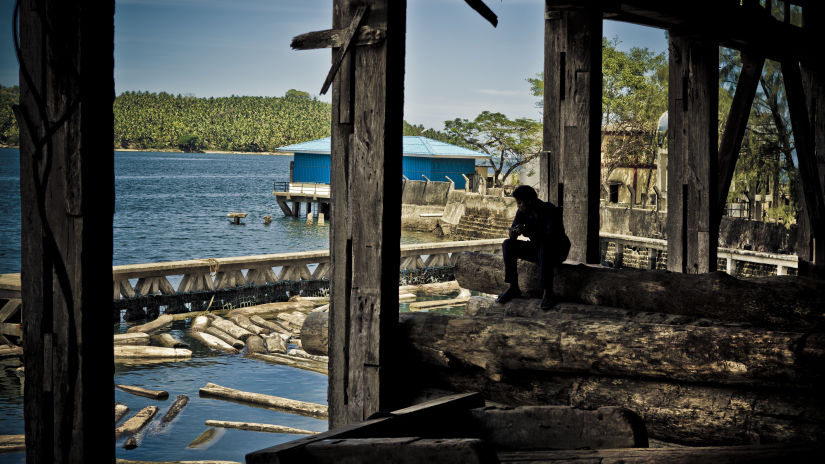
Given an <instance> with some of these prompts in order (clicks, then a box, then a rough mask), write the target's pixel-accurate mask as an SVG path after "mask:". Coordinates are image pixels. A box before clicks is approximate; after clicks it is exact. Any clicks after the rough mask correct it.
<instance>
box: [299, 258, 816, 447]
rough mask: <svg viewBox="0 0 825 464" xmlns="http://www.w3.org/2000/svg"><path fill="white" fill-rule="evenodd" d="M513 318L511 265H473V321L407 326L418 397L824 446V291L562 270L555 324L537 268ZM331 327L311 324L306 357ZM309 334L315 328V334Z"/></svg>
mask: <svg viewBox="0 0 825 464" xmlns="http://www.w3.org/2000/svg"><path fill="white" fill-rule="evenodd" d="M519 273H520V281H521V282H522V290H523V291H524V293H525V296H526V297H525V298H520V299H515V300H513V301H511V302H509V303H507V304H505V305H501V304H498V303H495V302H494V297H493V295H494V294H496V293H499V292H501V291H503V290H504V289H506V288H507V286H508V284H506V283H504V279H503V277H504V276H503V271H502V263H501V257H500V256H495V255H489V254H483V253H463V254H462V255H461V256H460V257H459V259H458V260H457V265H456V270H455V275H456V279H457V280H458V283H459V285H460V286H461V287H463V288H467V289H470V290H476V291H479V292H483V293H486V294H490V295H489V296H486V297H473V298H472V299H470V301H469V303H468V307H467V310H466V312H465V315H463V316H447V315H440V314H426V313H417V314H402V315H401V317H400V325H399V330H400V333H399V335H398V337H397V338H398V340H399V347H400V350H402V353H401V355H402V356H405V357H406V363H405V364H404V370H403V376H404V378H403V379H400V380H401V382H400V383H401V384H402V385H404V386H406V387H408V388H410V390H411V391H410V392H409V393H410V395H411V396H415V394H416V392H421V391H425V390H426V389H428V388H429V389H432V388H441V389H447V390H451V391H457V392H462V391H464V392H467V391H480V392H482V393H483V394H484V397H485V398H486V399H487V400H488V401H493V402H496V403H500V404H503V405H510V406H520V405H561V406H572V407H575V408H583V409H597V408H600V407H606V406H617V407H622V408H626V409H628V410H630V411H633V412H635V413H637V414H638V415H639V416H640V417H641V418H642V419H643V420H644V421H645V424H646V426H647V430H648V433H649V434H650V436H651V438H654V439H658V440H661V441H665V442H670V443H682V444H692V445H700V444H701V445H747V444H756V443H789V442H800V441H807V442H811V441H814V442H821V441H822V439H823V438H825V400H823V398H822V395H821V393H820V392H821V389H822V387H823V383H825V332H824V331H823V328H825V286H823V285H822V283H821V282H818V281H815V280H809V279H806V278H801V277H787V276H783V277H773V278H759V279H736V278H733V277H730V276H728V275H727V274H725V273H721V272H718V273H710V274H704V275H688V274H676V273H669V272H660V271H639V270H627V269H622V270H617V269H607V268H600V267H593V266H585V265H578V266H573V265H562V266H560V267H559V268H558V269H557V270H556V278H555V284H554V293H555V295H556V296H557V297H558V299H559V300H560V302H559V303H557V304H556V305H555V306H554V307H553V308H552V309H551V310H550V311H542V310H541V309H540V308H539V300H538V299H531V298H529V297H530V296H538V295H539V294H540V291H539V289H538V287H537V286H536V285H535V283H537V282H538V275H537V274H538V273H537V268H536V266H535V265H533V264H532V263H524V262H523V263H520V265H519ZM323 324H325V320H324V319H322V318H321V317H320V315H318V316H317V317H316V316H315V315H310V317H309V318H308V320H307V323H306V324H305V333H304V334H303V335H302V337H303V338H304V344H305V347H306V346H311V347H313V348H312V349H309V348H307V350H308V351H310V352H313V350H316V351H315V352H318V351H321V350H323V351H324V352H325V351H326V344H325V343H324V344H323V346H322V347H319V346H317V345H318V344H317V343H315V341H314V340H310V338H312V339H316V338H319V337H318V336H317V335H313V336H310V335H308V334H310V333H312V334H318V333H320V332H321V331H320V330H319V329H318V327H317V326H318V325H323ZM307 326H313V327H312V328H309V327H307Z"/></svg>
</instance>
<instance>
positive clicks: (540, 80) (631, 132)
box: [527, 38, 668, 179]
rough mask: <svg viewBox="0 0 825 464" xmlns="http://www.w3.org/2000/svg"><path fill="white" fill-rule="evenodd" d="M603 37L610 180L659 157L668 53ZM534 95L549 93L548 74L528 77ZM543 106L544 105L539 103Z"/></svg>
mask: <svg viewBox="0 0 825 464" xmlns="http://www.w3.org/2000/svg"><path fill="white" fill-rule="evenodd" d="M618 45H619V40H618V39H616V38H614V39H613V40H607V39H605V38H603V39H602V126H603V127H602V129H603V130H602V166H603V167H604V168H606V169H605V170H604V171H603V173H604V175H605V179H606V178H607V177H609V176H610V172H611V171H612V170H613V169H615V168H616V167H618V166H622V165H626V164H648V163H652V162H653V161H654V157H655V153H656V143H655V142H656V129H657V122H658V120H659V116H661V115H662V113H664V112H665V111H666V110H667V81H668V66H667V56H666V55H665V53H653V52H652V51H650V50H648V49H647V48H638V47H633V48H631V49H630V51H627V52H624V51H621V50H619V49H618V48H617V47H618ZM527 82H529V83H530V88H531V90H530V91H531V93H532V94H533V95H534V96H543V95H544V74H543V73H540V74H536V77H532V78H528V79H527ZM537 106H541V102H539V103H538V104H537Z"/></svg>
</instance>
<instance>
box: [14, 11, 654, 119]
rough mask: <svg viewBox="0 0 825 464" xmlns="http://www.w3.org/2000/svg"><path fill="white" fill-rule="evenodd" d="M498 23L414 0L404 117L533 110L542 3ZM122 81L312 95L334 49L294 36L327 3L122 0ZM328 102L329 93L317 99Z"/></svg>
mask: <svg viewBox="0 0 825 464" xmlns="http://www.w3.org/2000/svg"><path fill="white" fill-rule="evenodd" d="M13 4H14V1H13V0H0V84H2V85H7V86H8V85H15V84H17V82H18V77H17V73H18V69H17V62H16V59H15V57H14V50H13V48H12V39H11V13H12V7H13ZM487 4H488V5H489V6H490V8H491V9H492V10H493V11H495V12H496V14H497V15H498V17H499V25H498V27H497V28H493V27H492V26H491V25H490V24H489V23H487V22H486V21H485V20H484V19H483V18H482V17H481V16H479V15H478V14H477V13H476V12H475V11H473V10H471V9H470V8H469V7H468V6H467V5H466V4H465V3H464V1H462V0H408V2H407V62H406V78H405V92H406V94H405V100H406V101H405V107H404V118H405V119H406V120H407V121H409V122H411V123H415V124H424V125H425V126H427V127H434V128H436V129H441V128H442V127H443V122H444V121H445V120H448V119H453V118H456V117H463V118H473V117H475V116H476V115H477V114H478V113H480V112H481V111H483V110H490V111H499V112H502V113H505V114H506V115H508V116H510V117H530V118H538V117H539V113H538V110H537V109H536V108H535V106H534V104H535V102H536V98H535V97H533V96H531V95H530V93H529V84H528V83H527V82H526V80H525V79H526V78H528V77H532V76H533V75H534V74H535V73H537V72H540V71H541V69H542V67H543V64H542V62H543V58H542V47H543V35H544V1H543V0H488V1H487ZM115 5H116V6H115V9H116V12H115V87H116V89H115V90H116V92H117V93H121V92H124V91H126V90H149V91H155V92H159V91H166V92H170V93H175V94H177V93H182V94H194V95H196V96H199V97H206V96H226V95H233V94H234V95H265V96H281V95H283V94H284V92H286V91H287V90H288V89H290V88H295V89H299V90H305V91H307V92H309V93H310V94H312V95H317V94H318V92H319V91H320V88H321V84H322V83H323V81H324V77H325V76H326V73H327V71H328V69H329V63H330V51H329V50H313V51H293V50H291V49H290V48H289V42H290V39H291V38H292V37H293V36H295V35H298V34H301V33H304V32H309V31H314V30H321V29H328V28H330V27H331V21H332V20H331V17H332V0H117V1H116V3H115ZM604 31H605V32H604V33H605V35H606V36H607V37H611V38H612V37H614V36H618V37H619V39H620V40H621V41H622V43H621V45H620V48H630V47H633V46H638V47H648V48H650V49H652V50H654V51H657V52H659V51H664V50H665V49H666V47H667V43H666V41H665V36H664V32H663V31H661V30H657V29H651V28H646V27H641V26H634V25H629V24H624V23H616V22H612V21H605V25H604ZM320 99H321V100H324V101H329V94H327V95H326V96H320Z"/></svg>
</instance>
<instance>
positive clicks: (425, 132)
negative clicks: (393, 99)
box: [403, 121, 475, 149]
mask: <svg viewBox="0 0 825 464" xmlns="http://www.w3.org/2000/svg"><path fill="white" fill-rule="evenodd" d="M403 134H404V135H411V136H421V137H427V138H431V139H433V140H438V141H440V142H445V143H451V144H453V145H458V146H461V147H464V148H469V149H474V148H475V147H473V146H472V145H468V144H466V143H464V141H463V140H461V139H460V138H458V137H456V136H455V135H450V134H448V133H445V132H441V131H437V130H435V129H425V128H424V126H423V125H421V124H417V125H416V124H410V123H408V122H407V121H404V129H403Z"/></svg>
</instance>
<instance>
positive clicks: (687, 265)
mask: <svg viewBox="0 0 825 464" xmlns="http://www.w3.org/2000/svg"><path fill="white" fill-rule="evenodd" d="M718 62H719V50H718V45H717V44H716V42H712V41H709V40H697V39H692V38H690V37H687V36H684V35H680V34H679V33H678V32H677V31H670V81H669V89H670V90H669V92H668V119H669V121H668V126H669V130H668V151H669V153H668V167H667V170H668V172H667V177H668V184H669V185H668V192H667V211H668V214H667V237H668V246H667V262H668V264H667V268H668V270H669V271H673V272H687V273H692V274H695V273H705V272H712V271H715V270H716V255H717V247H718V244H717V240H718V236H719V227H718V226H717V225H714V224H713V222H712V218H713V217H714V215H715V214H716V211H717V203H718V195H717V192H716V191H717V189H718V182H717V176H718V172H717V164H718V159H717V145H716V144H717V132H718V129H717V120H718V115H717V111H718V106H719V105H718V99H719V96H718V88H719V69H718Z"/></svg>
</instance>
